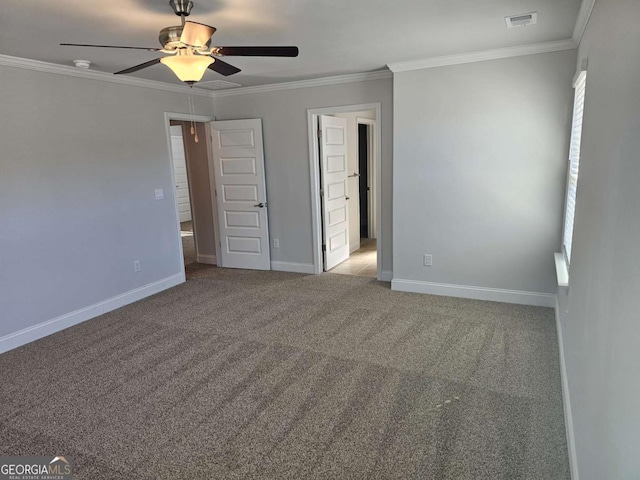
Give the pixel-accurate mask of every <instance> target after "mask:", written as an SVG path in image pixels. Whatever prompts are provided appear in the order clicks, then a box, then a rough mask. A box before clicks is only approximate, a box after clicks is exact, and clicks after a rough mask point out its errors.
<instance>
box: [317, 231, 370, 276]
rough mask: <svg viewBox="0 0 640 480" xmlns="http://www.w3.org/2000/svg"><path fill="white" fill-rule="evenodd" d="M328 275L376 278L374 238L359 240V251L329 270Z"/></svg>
mask: <svg viewBox="0 0 640 480" xmlns="http://www.w3.org/2000/svg"><path fill="white" fill-rule="evenodd" d="M329 272H330V273H340V274H342V275H356V276H358V277H374V278H375V277H376V275H377V273H378V252H377V245H376V239H375V238H361V239H360V249H358V250H356V251H355V252H353V253H352V254H351V256H350V258H349V259H348V260H345V261H344V262H342V263H341V264H340V265H337V266H335V267H333V268H332V269H331V270H329Z"/></svg>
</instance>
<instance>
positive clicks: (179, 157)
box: [171, 125, 191, 223]
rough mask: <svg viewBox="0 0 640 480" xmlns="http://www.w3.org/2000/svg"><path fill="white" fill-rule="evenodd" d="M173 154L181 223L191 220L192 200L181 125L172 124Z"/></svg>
mask: <svg viewBox="0 0 640 480" xmlns="http://www.w3.org/2000/svg"><path fill="white" fill-rule="evenodd" d="M171 154H172V157H173V170H174V173H175V183H176V197H177V198H178V212H179V214H180V223H182V222H188V221H190V220H191V202H190V200H189V182H188V180H187V160H186V157H185V152H184V141H183V139H182V127H181V126H180V125H172V126H171Z"/></svg>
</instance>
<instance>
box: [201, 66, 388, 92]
mask: <svg viewBox="0 0 640 480" xmlns="http://www.w3.org/2000/svg"><path fill="white" fill-rule="evenodd" d="M392 77H393V74H392V73H391V72H390V71H388V70H383V71H379V72H365V73H352V74H349V75H338V76H335V77H323V78H312V79H309V80H298V81H295V82H284V83H272V84H270V85H257V86H255V87H242V88H233V89H229V90H223V91H216V92H214V95H213V96H214V98H220V97H231V96H235V95H247V94H250V93H265V92H277V91H280V90H293V89H296V88H310V87H323V86H326V85H340V84H343V83H354V82H366V81H370V80H382V79H386V78H392Z"/></svg>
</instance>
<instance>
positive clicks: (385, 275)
mask: <svg viewBox="0 0 640 480" xmlns="http://www.w3.org/2000/svg"><path fill="white" fill-rule="evenodd" d="M379 280H380V281H381V282H390V281H391V280H393V272H392V271H391V270H383V271H382V273H381V274H380V278H379Z"/></svg>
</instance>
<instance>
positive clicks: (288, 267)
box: [271, 262, 316, 275]
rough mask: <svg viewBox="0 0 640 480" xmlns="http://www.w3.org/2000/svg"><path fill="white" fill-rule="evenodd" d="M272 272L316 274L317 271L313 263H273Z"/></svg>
mask: <svg viewBox="0 0 640 480" xmlns="http://www.w3.org/2000/svg"><path fill="white" fill-rule="evenodd" d="M271 270H276V271H279V272H294V273H310V274H312V275H313V274H314V273H316V272H315V269H314V267H313V264H311V263H294V262H271Z"/></svg>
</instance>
